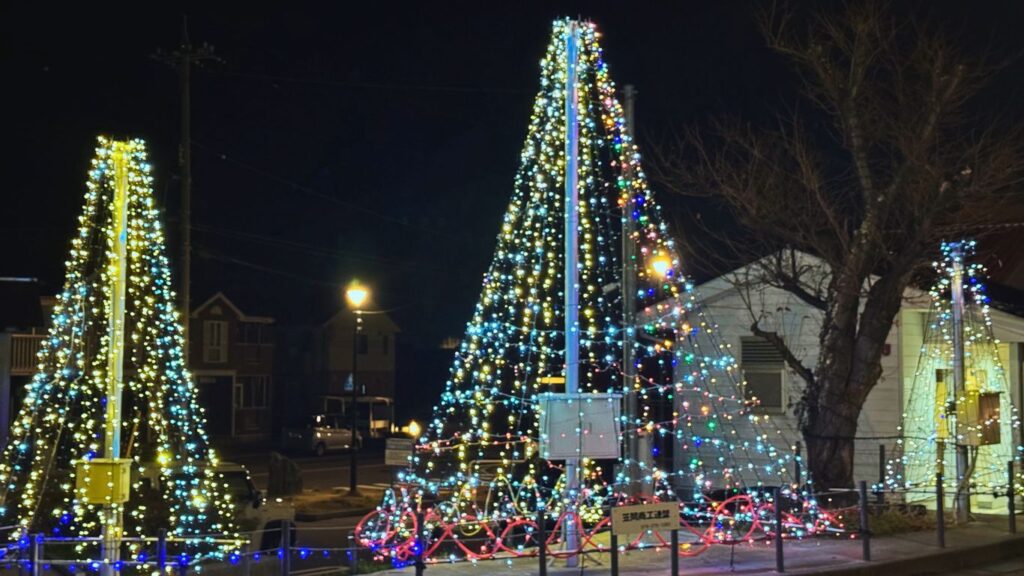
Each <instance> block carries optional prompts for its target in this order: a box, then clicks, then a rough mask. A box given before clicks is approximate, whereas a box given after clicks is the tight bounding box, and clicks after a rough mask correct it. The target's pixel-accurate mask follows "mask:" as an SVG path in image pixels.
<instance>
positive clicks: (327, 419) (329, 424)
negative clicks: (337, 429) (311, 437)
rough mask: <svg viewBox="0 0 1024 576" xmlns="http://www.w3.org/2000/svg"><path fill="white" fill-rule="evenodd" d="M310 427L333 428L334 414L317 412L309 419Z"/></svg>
mask: <svg viewBox="0 0 1024 576" xmlns="http://www.w3.org/2000/svg"><path fill="white" fill-rule="evenodd" d="M309 427H310V428H334V416H331V415H328V414H317V415H316V416H312V417H310V419H309Z"/></svg>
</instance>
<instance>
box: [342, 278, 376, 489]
mask: <svg viewBox="0 0 1024 576" xmlns="http://www.w3.org/2000/svg"><path fill="white" fill-rule="evenodd" d="M369 299H370V289H369V288H367V287H366V286H363V285H362V284H360V283H359V281H358V280H353V281H352V282H350V283H349V285H348V288H346V289H345V300H347V301H348V306H349V308H351V309H352V312H353V313H354V314H355V318H353V319H352V396H351V397H350V399H351V401H350V402H349V414H350V415H351V420H350V425H351V428H350V430H349V446H348V448H349V464H348V484H349V486H348V493H349V494H350V495H352V496H355V495H357V494H359V483H358V472H357V466H358V464H359V462H358V458H357V456H356V438H357V437H358V429H359V428H358V424H359V419H358V413H359V410H358V406H357V403H358V401H359V387H358V386H357V385H356V360H357V359H358V358H359V332H360V330H362V327H363V310H362V308H363V305H364V304H366V302H367V300H369Z"/></svg>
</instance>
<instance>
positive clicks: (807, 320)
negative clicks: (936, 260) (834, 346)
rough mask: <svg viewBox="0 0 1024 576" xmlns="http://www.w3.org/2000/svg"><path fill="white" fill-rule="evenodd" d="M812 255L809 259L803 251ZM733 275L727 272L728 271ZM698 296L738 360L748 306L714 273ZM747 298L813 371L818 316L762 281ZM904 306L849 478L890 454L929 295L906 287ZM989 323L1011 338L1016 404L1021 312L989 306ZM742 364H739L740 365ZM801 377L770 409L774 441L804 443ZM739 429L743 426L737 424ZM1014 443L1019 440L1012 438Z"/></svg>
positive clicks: (871, 473) (867, 472)
mask: <svg viewBox="0 0 1024 576" xmlns="http://www.w3.org/2000/svg"><path fill="white" fill-rule="evenodd" d="M807 258H810V257H807ZM730 276H731V275H730ZM697 292H698V298H699V299H700V300H701V301H702V302H703V304H704V305H705V307H706V309H707V311H708V315H709V316H710V318H711V319H712V320H713V321H714V322H716V323H717V324H718V326H719V335H720V337H721V338H722V339H723V340H724V341H725V342H727V343H729V344H730V345H731V347H732V353H733V355H734V356H736V357H737V359H739V357H740V339H741V338H742V337H744V336H751V335H752V333H751V330H750V326H751V324H752V323H753V318H752V316H751V312H750V310H749V309H748V307H747V305H746V303H745V302H744V298H742V297H741V294H740V293H739V292H738V291H737V290H736V289H735V288H734V287H732V285H731V284H730V283H729V282H728V281H727V280H726V279H725V278H724V277H720V278H716V279H714V280H711V281H709V282H707V283H705V284H702V285H700V286H698V287H697ZM749 299H750V304H751V307H752V308H753V309H754V312H755V314H757V315H758V316H759V319H760V326H761V327H762V328H763V329H765V330H769V331H776V332H778V333H779V334H780V335H782V336H783V338H785V339H786V341H787V342H788V343H789V346H790V349H791V350H792V351H793V353H794V354H795V355H796V356H797V357H798V358H800V360H801V361H802V362H803V364H804V365H805V366H807V367H808V368H811V369H812V370H813V369H814V368H815V367H816V364H817V358H818V350H819V348H818V332H819V330H820V329H821V322H822V314H821V313H820V312H819V311H818V310H816V309H814V308H813V307H811V306H809V305H807V304H805V303H803V302H802V301H800V300H799V299H798V298H796V297H795V296H793V295H791V294H789V293H788V292H786V291H784V290H781V289H778V288H772V287H764V288H762V289H760V290H758V291H756V292H754V293H753V294H751V295H750V298H749ZM904 299H905V303H904V307H903V309H902V310H901V311H900V313H899V314H898V315H897V317H896V320H895V322H894V325H893V329H892V331H891V332H890V334H889V336H888V338H887V339H886V342H887V343H888V344H889V353H888V354H886V355H885V356H883V357H882V376H881V379H880V380H879V382H878V384H877V385H876V386H875V387H874V389H872V391H871V393H870V395H869V396H868V398H867V401H866V402H865V404H864V409H863V410H862V412H861V416H860V419H859V420H858V423H857V436H858V437H859V438H864V439H863V440H861V441H858V442H857V443H856V451H855V455H854V480H855V481H857V480H866V481H868V482H869V483H874V482H877V481H878V464H879V461H878V446H879V444H884V445H885V447H886V455H887V457H889V456H891V455H892V453H893V448H894V446H895V444H896V442H895V439H893V438H889V437H892V436H895V435H896V434H897V429H898V427H899V424H900V418H901V415H902V413H903V410H904V409H905V405H906V402H907V400H908V396H909V394H910V391H911V389H912V387H913V384H914V374H915V372H916V370H917V363H918V359H919V357H920V354H921V346H922V342H923V341H924V323H925V321H926V316H927V310H928V306H929V304H930V298H929V297H928V295H927V293H924V292H921V291H918V290H915V289H908V290H907V293H906V294H905V298H904ZM992 320H993V328H994V331H995V335H996V337H997V338H999V339H1000V340H1002V341H1003V342H1007V343H1010V344H1009V345H1007V346H1005V347H1004V350H1003V353H1004V357H1003V362H1004V363H1005V367H1006V369H1007V375H1008V376H1009V380H1010V382H1009V385H1010V390H1011V397H1013V398H1014V399H1015V401H1016V402H1017V406H1018V410H1019V409H1020V402H1021V399H1020V398H1019V392H1018V390H1019V382H1020V379H1021V377H1022V373H1024V365H1022V364H1024V358H1022V356H1024V353H1022V352H1021V345H1020V344H1019V343H1022V342H1024V318H1020V317H1017V316H1013V315H1010V314H1007V313H1004V312H1001V311H999V310H992ZM741 367H742V366H741ZM802 389H803V381H802V380H801V379H800V378H799V377H798V376H797V375H796V374H794V373H793V372H792V371H790V372H789V373H788V374H787V382H786V396H787V398H786V402H787V404H788V406H789V408H788V409H787V410H786V411H785V413H783V414H770V419H771V420H772V421H774V424H775V426H773V427H772V428H777V429H778V430H779V431H780V432H781V433H780V435H779V436H778V440H777V442H775V445H776V447H778V448H779V449H780V450H785V449H788V448H789V447H790V446H793V445H795V444H796V443H797V442H802V440H803V439H802V437H801V436H800V433H799V429H798V425H797V419H796V416H795V415H794V414H793V406H794V405H795V403H796V402H797V401H798V400H799V398H800V392H801V390H802ZM737 432H738V433H739V434H741V435H742V434H743V433H744V432H745V431H744V430H737ZM1018 441H1020V440H1019V439H1018Z"/></svg>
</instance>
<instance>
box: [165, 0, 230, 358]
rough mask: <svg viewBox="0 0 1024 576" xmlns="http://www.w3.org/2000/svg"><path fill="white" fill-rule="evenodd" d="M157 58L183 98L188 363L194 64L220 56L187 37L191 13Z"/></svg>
mask: <svg viewBox="0 0 1024 576" xmlns="http://www.w3.org/2000/svg"><path fill="white" fill-rule="evenodd" d="M154 58H156V59H157V60H160V61H161V62H164V63H165V64H169V65H171V66H174V67H175V68H177V70H178V81H179V84H178V89H179V93H180V99H181V111H180V114H181V119H180V120H181V142H180V143H179V144H178V167H179V169H180V170H181V213H180V215H181V223H180V226H181V288H180V295H181V313H182V315H183V319H182V335H183V336H184V338H185V347H184V359H185V364H186V366H187V365H188V353H189V330H188V329H189V319H190V317H191V315H192V308H191V306H192V304H191V302H190V298H189V296H190V293H191V288H192V110H191V106H192V95H191V86H190V80H191V72H192V65H193V64H198V63H200V62H202V61H203V60H218V61H219V60H220V59H219V58H217V57H216V56H214V55H213V47H212V46H209V45H207V44H203V45H202V46H200V47H199V48H194V47H193V46H192V42H191V41H190V40H189V37H188V17H187V16H186V17H182V20H181V45H180V46H179V47H178V50H176V51H174V52H172V53H171V54H164V53H162V52H158V53H157V54H155V55H154Z"/></svg>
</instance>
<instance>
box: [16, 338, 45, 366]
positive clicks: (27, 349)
mask: <svg viewBox="0 0 1024 576" xmlns="http://www.w3.org/2000/svg"><path fill="white" fill-rule="evenodd" d="M44 338H46V335H45V334H12V335H11V375H13V376H31V375H32V374H35V372H36V367H37V366H38V365H39V360H38V359H37V358H36V356H37V354H38V353H39V348H40V347H42V345H43V339H44Z"/></svg>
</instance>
